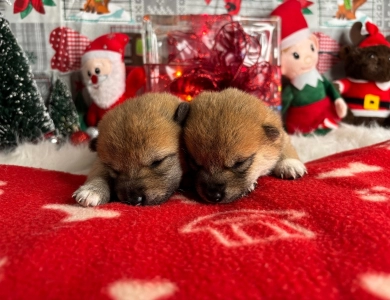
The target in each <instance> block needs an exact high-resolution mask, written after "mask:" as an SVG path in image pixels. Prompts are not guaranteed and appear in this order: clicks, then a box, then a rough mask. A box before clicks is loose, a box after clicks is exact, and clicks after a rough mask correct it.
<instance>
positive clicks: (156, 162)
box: [149, 154, 176, 169]
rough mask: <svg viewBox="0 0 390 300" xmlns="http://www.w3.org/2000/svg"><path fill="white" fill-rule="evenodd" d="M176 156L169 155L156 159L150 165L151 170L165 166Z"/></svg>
mask: <svg viewBox="0 0 390 300" xmlns="http://www.w3.org/2000/svg"><path fill="white" fill-rule="evenodd" d="M175 155H176V154H169V155H167V156H164V157H161V158H156V159H155V160H153V161H152V163H151V164H150V165H149V167H150V168H151V169H154V168H157V167H159V166H161V165H162V164H163V162H164V161H167V160H169V159H170V158H172V157H174V156H175Z"/></svg>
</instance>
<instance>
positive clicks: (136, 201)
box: [123, 190, 146, 206]
mask: <svg viewBox="0 0 390 300" xmlns="http://www.w3.org/2000/svg"><path fill="white" fill-rule="evenodd" d="M123 202H124V203H126V204H130V205H133V206H141V205H145V204H146V203H145V202H146V197H145V195H144V194H143V193H142V191H139V190H135V191H134V190H126V195H125V197H124V199H123Z"/></svg>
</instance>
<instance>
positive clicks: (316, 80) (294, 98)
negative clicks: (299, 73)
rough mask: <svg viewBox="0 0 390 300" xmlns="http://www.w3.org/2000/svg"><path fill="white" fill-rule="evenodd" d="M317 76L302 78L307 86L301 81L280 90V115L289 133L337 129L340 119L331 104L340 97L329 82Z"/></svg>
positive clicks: (308, 75)
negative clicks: (307, 79) (305, 79)
mask: <svg viewBox="0 0 390 300" xmlns="http://www.w3.org/2000/svg"><path fill="white" fill-rule="evenodd" d="M316 72H317V73H318V71H317V70H313V71H312V72H309V73H310V74H305V77H306V78H310V79H309V81H310V82H302V80H301V81H300V82H298V83H295V82H292V83H291V84H289V85H287V86H285V87H283V92H282V107H283V108H282V113H283V116H284V118H285V123H286V129H287V132H288V133H295V132H301V133H310V132H313V131H315V130H317V129H326V128H329V129H333V128H337V123H338V122H339V121H340V118H339V117H338V115H337V113H336V109H335V105H334V101H335V100H336V99H338V98H341V96H340V94H339V93H338V92H337V90H336V89H335V87H334V86H333V84H332V83H331V82H330V81H329V80H327V79H326V78H325V77H324V76H322V75H320V74H317V73H316Z"/></svg>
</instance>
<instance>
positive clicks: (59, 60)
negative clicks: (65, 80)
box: [49, 27, 91, 72]
mask: <svg viewBox="0 0 390 300" xmlns="http://www.w3.org/2000/svg"><path fill="white" fill-rule="evenodd" d="M49 42H50V44H51V46H52V47H53V49H54V51H55V52H56V53H55V55H54V56H53V57H52V59H51V68H52V69H57V70H59V71H61V72H69V71H74V70H78V69H79V68H80V67H81V65H80V64H81V56H82V55H83V53H84V50H85V48H86V47H87V46H88V45H89V43H90V42H91V41H90V40H89V39H88V38H87V37H86V36H84V35H82V34H80V33H79V32H77V31H75V30H73V29H71V28H68V27H57V28H56V29H54V30H53V31H52V32H51V33H50V37H49Z"/></svg>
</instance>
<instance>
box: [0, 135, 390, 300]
mask: <svg viewBox="0 0 390 300" xmlns="http://www.w3.org/2000/svg"><path fill="white" fill-rule="evenodd" d="M389 166H390V141H389V142H385V143H381V144H377V145H374V146H370V147H366V148H361V149H358V150H352V151H348V152H343V153H339V154H336V155H333V156H329V157H325V158H323V159H320V160H317V161H313V162H310V163H308V164H307V168H308V172H309V173H308V175H306V176H305V177H303V178H301V179H298V180H282V179H277V178H274V177H272V176H266V177H262V178H260V179H259V182H258V186H257V188H256V189H255V190H254V191H253V192H252V193H251V194H249V195H248V196H247V197H245V198H242V199H240V200H238V201H236V202H234V203H231V204H225V205H207V204H201V203H198V202H196V201H194V200H192V199H193V198H194V197H191V196H189V195H182V194H176V195H174V196H173V197H172V198H171V199H170V200H169V201H168V202H166V203H164V204H162V205H160V206H152V207H132V206H127V205H125V204H120V203H109V204H107V205H103V206H100V207H96V208H83V207H81V206H78V205H77V204H76V203H75V201H74V200H73V199H72V198H71V195H72V193H73V192H74V191H75V190H76V189H77V188H78V186H79V185H81V184H83V182H84V180H85V176H80V175H71V174H68V173H60V172H56V171H46V170H41V169H34V168H26V167H17V166H4V165H3V166H0V207H1V208H0V299H3V300H4V299H29V300H31V299H57V300H61V299H114V300H119V299H146V300H149V299H150V300H154V299H186V300H187V299H202V300H203V299H213V300H214V299H242V300H247V299H311V300H313V299H324V300H325V299H326V300H330V299H389V298H390V250H389V249H390V217H389V216H390V177H389V171H388V168H389Z"/></svg>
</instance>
